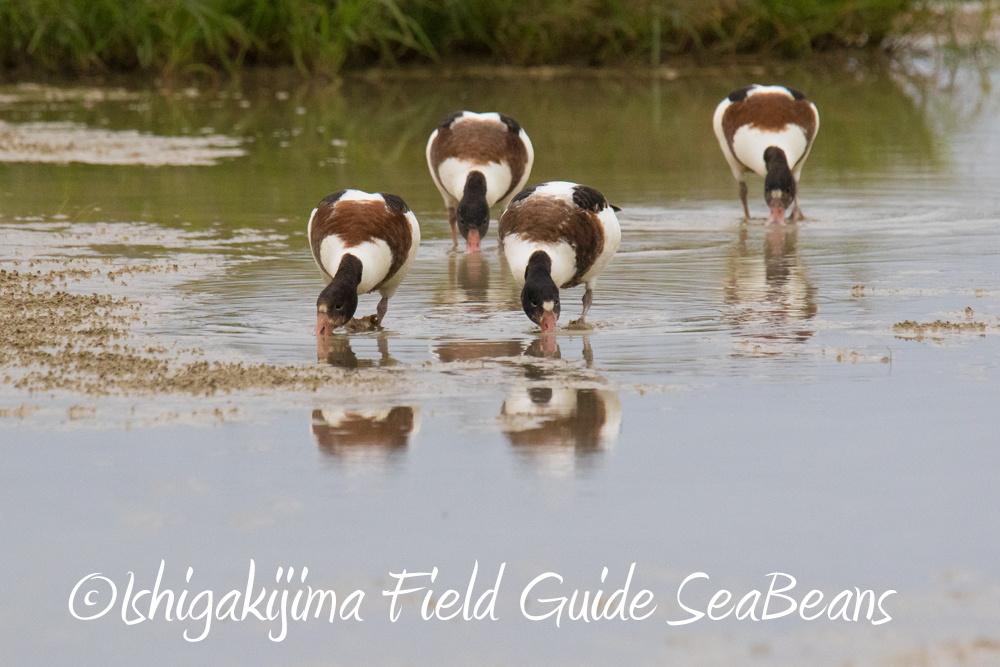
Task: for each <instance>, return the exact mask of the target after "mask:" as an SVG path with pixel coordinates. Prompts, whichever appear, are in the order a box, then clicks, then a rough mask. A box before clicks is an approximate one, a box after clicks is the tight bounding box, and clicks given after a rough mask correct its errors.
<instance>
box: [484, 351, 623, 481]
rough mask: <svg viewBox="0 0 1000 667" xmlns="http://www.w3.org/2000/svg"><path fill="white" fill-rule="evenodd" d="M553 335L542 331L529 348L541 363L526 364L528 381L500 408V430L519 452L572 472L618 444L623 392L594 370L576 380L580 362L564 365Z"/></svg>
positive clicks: (541, 464)
mask: <svg viewBox="0 0 1000 667" xmlns="http://www.w3.org/2000/svg"><path fill="white" fill-rule="evenodd" d="M556 339H557V337H556V336H553V335H541V336H539V337H538V338H537V339H535V340H534V341H533V342H532V343H531V344H530V345H529V346H528V347H527V349H526V350H525V351H524V354H525V356H528V357H535V358H538V359H540V360H546V361H538V362H528V363H525V364H523V365H522V366H521V370H522V373H523V374H524V380H522V381H520V382H519V383H518V384H515V385H514V386H513V387H511V389H510V390H509V391H508V393H507V398H506V399H505V400H504V402H503V405H502V406H501V407H500V429H501V430H502V431H503V433H504V435H506V436H507V439H508V440H509V441H510V444H512V445H514V446H515V447H516V448H517V450H518V452H519V453H520V454H522V455H523V456H525V457H526V458H528V459H529V460H531V461H532V462H533V463H535V464H537V465H538V466H539V467H541V468H544V469H546V470H549V471H553V472H568V471H571V470H573V469H574V468H575V467H576V464H577V462H578V461H581V460H584V459H586V458H588V457H589V456H591V455H593V454H594V453H596V452H600V451H603V450H604V449H605V448H607V447H608V446H610V445H611V444H613V443H614V441H615V440H616V439H617V437H618V431H619V430H620V429H621V423H622V406H621V401H619V399H618V392H617V391H615V390H613V389H609V388H608V387H606V386H601V385H598V386H596V387H595V386H594V385H595V382H601V381H602V380H601V379H600V378H597V377H594V376H593V374H592V373H587V372H584V373H587V375H585V377H586V379H582V378H581V379H574V378H573V377H571V373H574V372H578V371H579V366H574V367H569V368H567V367H564V366H562V364H560V363H557V364H555V365H554V366H553V365H552V363H551V360H560V359H561V358H562V350H561V349H560V347H559V345H558V343H557V342H556ZM583 357H584V360H585V361H586V364H587V367H590V366H591V364H592V363H593V358H594V357H593V350H592V349H591V347H590V340H589V336H584V339H583Z"/></svg>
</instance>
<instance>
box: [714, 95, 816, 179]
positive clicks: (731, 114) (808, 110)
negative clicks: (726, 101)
mask: <svg viewBox="0 0 1000 667" xmlns="http://www.w3.org/2000/svg"><path fill="white" fill-rule="evenodd" d="M789 124H792V125H797V126H799V127H801V128H802V129H803V130H805V133H806V141H807V142H812V140H813V137H814V136H815V135H816V114H815V112H814V111H813V106H812V104H810V102H809V100H807V99H805V98H804V97H803V98H800V99H793V98H791V97H789V96H788V95H785V94H783V93H758V94H756V95H751V96H749V97H747V98H745V99H743V100H741V101H739V102H733V103H732V104H730V105H729V106H728V107H727V108H726V111H725V113H724V114H723V116H722V131H723V132H724V133H725V136H726V141H728V142H729V146H730V150H732V148H733V136H734V135H735V134H736V130H738V129H740V128H741V127H743V126H744V125H747V126H749V127H752V128H755V129H758V130H762V131H767V132H780V131H782V130H784V129H785V128H786V127H787V126H788V125H789ZM790 166H794V165H790Z"/></svg>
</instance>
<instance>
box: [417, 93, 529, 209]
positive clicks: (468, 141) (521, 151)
mask: <svg viewBox="0 0 1000 667" xmlns="http://www.w3.org/2000/svg"><path fill="white" fill-rule="evenodd" d="M456 113H458V114H460V113H461V112H456ZM457 117H458V116H457V115H456V114H449V115H448V117H446V118H445V120H444V121H443V122H442V123H441V125H439V126H438V130H437V138H436V139H435V140H434V143H433V144H432V145H431V147H430V162H431V165H432V167H433V169H435V171H436V170H437V168H438V167H439V166H440V165H441V163H442V162H444V161H445V160H447V159H448V158H450V157H453V158H459V159H462V160H469V161H472V162H477V163H480V164H482V165H487V164H490V163H491V162H492V163H506V164H507V165H508V166H509V167H510V177H511V178H510V187H509V188H508V189H507V191H506V192H504V194H503V195H502V196H501V197H499V200H503V199H506V198H507V197H509V196H510V194H511V193H512V192H513V191H514V188H516V187H517V186H518V184H519V183H520V182H521V177H523V176H524V169H525V166H526V165H527V163H528V151H527V149H526V148H525V146H524V142H523V141H522V140H521V136H520V127H519V126H518V125H517V123H515V122H514V121H513V120H511V119H509V118H507V117H506V116H501V118H505V119H506V120H507V121H509V122H506V123H504V122H496V121H492V120H478V119H472V118H468V119H464V120H462V121H461V122H455V120H456V118H457Z"/></svg>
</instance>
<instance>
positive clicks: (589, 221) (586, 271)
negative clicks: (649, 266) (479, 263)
mask: <svg viewBox="0 0 1000 667" xmlns="http://www.w3.org/2000/svg"><path fill="white" fill-rule="evenodd" d="M618 210H620V209H618V208H617V207H615V206H611V205H610V204H609V203H608V201H607V199H605V198H604V195H602V194H601V193H600V192H598V191H597V190H594V189H593V188H588V187H587V186H585V185H578V184H576V183H568V182H566V181H555V182H551V183H544V184H542V185H539V186H536V187H532V188H527V189H525V190H522V191H521V192H520V193H518V194H517V196H515V197H514V198H513V199H512V200H511V202H510V205H509V206H508V207H507V210H506V211H504V213H503V215H502V216H501V217H500V231H499V236H500V247H501V249H502V250H503V252H504V254H505V255H506V257H507V263H508V264H509V265H510V270H511V274H512V275H513V276H514V280H515V281H516V282H517V283H518V284H519V285H521V286H522V287H521V307H522V309H523V310H524V313H525V315H527V316H528V319H530V320H531V321H532V322H534V323H535V324H537V325H538V326H539V327H540V328H541V330H542V332H543V333H551V332H553V331H555V330H556V322H557V321H558V319H559V314H560V310H561V305H560V301H559V289H560V288H563V287H575V286H576V285H579V284H581V283H582V284H584V285H586V291H585V292H584V294H583V313H582V314H581V315H580V319H579V320H577V321H576V324H583V323H584V322H585V318H586V316H587V311H589V310H590V306H591V304H592V303H593V301H594V286H595V285H596V284H597V277H598V276H599V275H600V274H601V272H603V271H604V269H605V268H606V267H607V265H608V263H609V262H610V261H611V258H612V257H613V256H614V254H615V252H617V250H618V244H619V243H620V242H621V227H620V226H619V224H618V217H617V216H616V215H615V211H618Z"/></svg>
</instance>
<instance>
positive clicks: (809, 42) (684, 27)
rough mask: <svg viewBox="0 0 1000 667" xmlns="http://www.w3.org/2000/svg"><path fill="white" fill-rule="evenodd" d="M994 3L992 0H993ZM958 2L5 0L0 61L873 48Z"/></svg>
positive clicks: (85, 64) (300, 60)
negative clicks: (872, 46) (899, 31)
mask: <svg viewBox="0 0 1000 667" xmlns="http://www.w3.org/2000/svg"><path fill="white" fill-rule="evenodd" d="M989 1H990V2H992V1H993V0H989ZM959 4H962V3H960V2H958V0H943V1H942V2H937V3H933V5H932V4H931V3H927V2H920V0H0V66H2V67H4V68H7V69H10V68H18V67H22V68H32V69H42V70H46V71H51V72H59V73H68V74H77V73H88V72H90V73H93V72H104V71H112V72H114V71H126V72H136V71H139V72H148V73H155V74H159V73H166V74H171V73H182V74H183V73H191V72H197V71H199V70H204V69H206V68H207V69H212V70H216V71H220V70H221V71H230V72H231V71H234V70H236V69H238V68H240V67H241V66H244V65H251V64H252V65H275V66H289V65H290V66H294V67H296V68H298V69H299V70H301V71H303V72H308V73H315V74H328V75H331V74H335V73H336V72H338V71H340V70H341V69H342V68H344V67H363V66H368V65H375V64H383V65H384V64H393V63H399V62H418V63H421V62H422V63H430V62H440V61H442V60H447V61H449V62H451V61H468V60H475V61H476V62H489V63H496V64H513V65H542V64H554V63H560V64H564V63H568V64H575V65H606V64H611V63H614V64H657V63H658V62H659V61H660V60H661V59H662V58H666V57H668V56H670V55H672V54H680V53H698V54H733V53H751V52H752V53H761V52H763V53H775V54H779V55H783V56H789V55H798V54H802V53H805V52H809V51H812V50H817V49H819V50H822V49H827V48H832V47H842V46H855V47H856V46H865V45H879V44H881V43H882V42H883V40H884V39H885V38H886V37H887V36H890V35H893V34H896V31H898V30H899V29H900V28H901V27H902V29H905V30H913V29H916V28H917V27H919V25H921V22H922V20H923V19H925V18H927V17H931V16H934V15H935V10H934V8H935V7H938V6H949V5H959Z"/></svg>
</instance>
